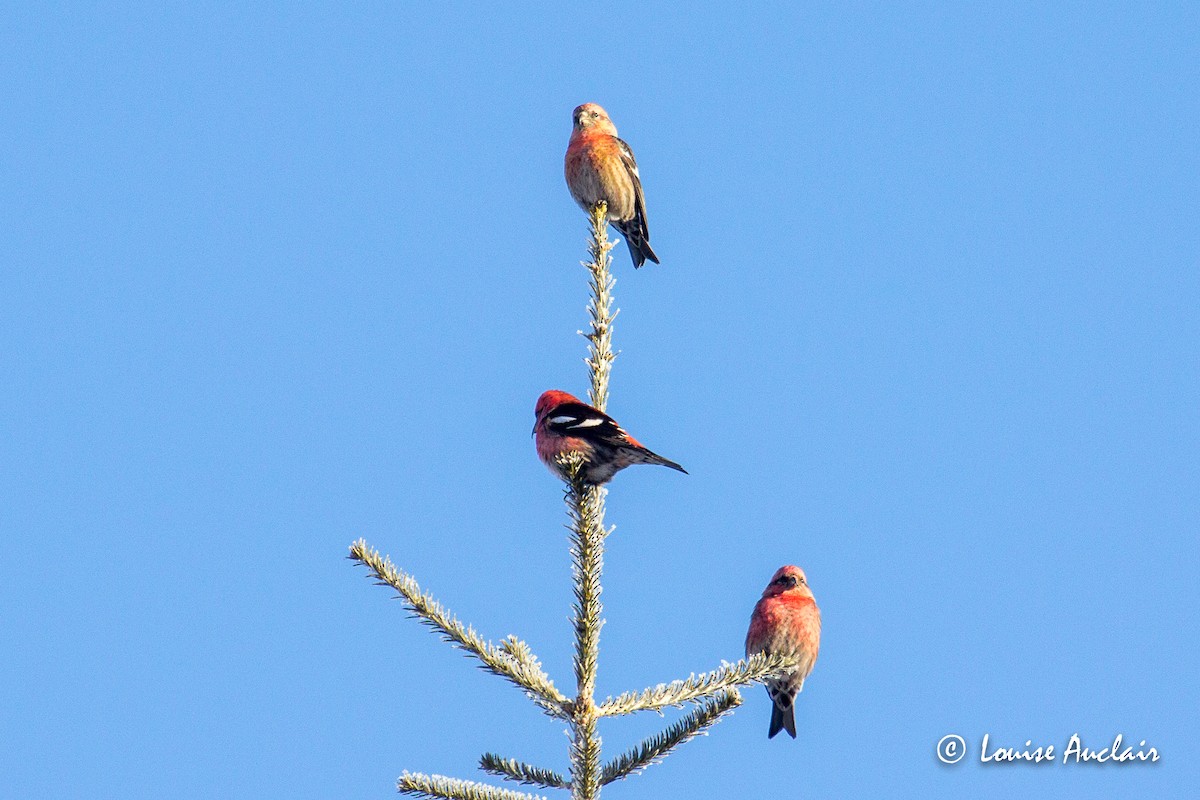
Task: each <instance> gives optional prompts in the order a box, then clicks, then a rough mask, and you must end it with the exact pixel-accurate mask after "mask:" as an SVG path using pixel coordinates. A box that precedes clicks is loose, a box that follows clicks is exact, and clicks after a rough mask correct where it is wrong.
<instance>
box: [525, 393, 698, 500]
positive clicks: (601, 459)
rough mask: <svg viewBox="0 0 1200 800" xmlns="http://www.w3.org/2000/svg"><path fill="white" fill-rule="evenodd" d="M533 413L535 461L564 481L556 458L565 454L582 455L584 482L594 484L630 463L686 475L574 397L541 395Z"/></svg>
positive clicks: (603, 481) (599, 482)
mask: <svg viewBox="0 0 1200 800" xmlns="http://www.w3.org/2000/svg"><path fill="white" fill-rule="evenodd" d="M533 413H534V416H535V417H536V418H537V421H536V422H535V423H534V425H533V434H534V436H535V437H536V442H537V453H538V458H540V459H541V460H542V463H544V464H545V465H546V466H547V467H549V468H550V471H551V472H553V473H554V474H555V475H558V476H559V477H561V478H563V479H564V480H566V478H567V475H566V473H564V472H563V468H562V466H560V465H559V463H558V459H559V457H561V456H564V455H567V454H568V453H579V454H580V455H582V456H583V479H584V480H585V481H587V482H588V483H593V484H596V485H600V484H603V483H608V482H609V481H610V480H612V477H613V475H615V474H617V472H619V471H620V470H623V469H625V468H626V467H628V466H630V465H631V464H661V465H662V466H664V467H670V468H671V469H677V470H679V471H680V472H682V473H684V474H685V475H686V474H687V470H685V469H684V468H683V467H681V466H679V465H678V464H676V463H675V462H674V461H670V460H668V459H665V458H663V457H662V456H660V455H658V454H657V453H652V452H651V451H649V450H647V449H646V447H645V446H643V445H642V443H641V442H639V441H638V440H637V439H634V438H633V437H632V436H630V435H629V434H628V433H626V432H625V430H624V429H623V428H622V427H621V426H620V425H618V424H617V423H616V421H615V420H614V419H613V418H612V417H610V416H608V415H607V414H605V413H604V412H603V411H600V410H599V409H596V408H592V407H591V406H589V405H588V404H587V403H584V402H582V401H581V400H579V398H577V397H575V396H574V395H570V394H567V393H566V392H560V391H558V390H556V389H551V390H550V391H548V392H543V393H542V396H541V397H539V398H538V401H537V406H536V407H535V408H534V411H533Z"/></svg>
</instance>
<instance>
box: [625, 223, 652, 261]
mask: <svg viewBox="0 0 1200 800" xmlns="http://www.w3.org/2000/svg"><path fill="white" fill-rule="evenodd" d="M616 228H617V230H619V231H620V232H621V235H622V236H624V237H625V246H626V247H628V248H629V255H630V257H631V258H632V259H633V268H634V269H637V268H639V267H641V266H642V264H645V263H646V260H647V259H649V260H651V261H653V262H654V263H655V264H657V263H659V261H658V255H657V254H656V253H655V252H654V249H653V248H652V247H650V239H649V237H647V236H646V235H645V234H644V233H643V232H642V231H641V230H639V229H638V227H637V226H636V225H632V224H626V225H617V226H616Z"/></svg>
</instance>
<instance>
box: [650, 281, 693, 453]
mask: <svg viewBox="0 0 1200 800" xmlns="http://www.w3.org/2000/svg"><path fill="white" fill-rule="evenodd" d="M655 263H657V262H655ZM642 458H643V459H645V460H644V461H643V462H642V463H644V464H658V465H659V466H663V467H670V468H671V469H674V470H678V471H680V472H682V473H683V474H684V475H687V474H688V471H687V470H686V469H684V468H683V467H681V466H679V465H678V464H676V463H675V462H674V461H672V460H671V459H669V458H663V457H662V456H660V455H659V454H658V453H654V452H651V451H650V450H643V451H642Z"/></svg>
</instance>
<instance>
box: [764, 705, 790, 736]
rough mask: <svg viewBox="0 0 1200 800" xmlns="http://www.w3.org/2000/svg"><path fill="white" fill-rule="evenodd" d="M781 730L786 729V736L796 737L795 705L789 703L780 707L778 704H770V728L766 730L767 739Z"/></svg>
mask: <svg viewBox="0 0 1200 800" xmlns="http://www.w3.org/2000/svg"><path fill="white" fill-rule="evenodd" d="M781 730H784V731H787V732H788V736H791V737H792V738H793V739H795V738H796V707H795V706H792V705H789V706H788V707H787V708H780V707H779V705H778V704H772V706H771V730H769V731H768V732H767V738H768V739H774V738H775V734H777V733H779V732H780V731H781Z"/></svg>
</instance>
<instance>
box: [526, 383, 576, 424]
mask: <svg viewBox="0 0 1200 800" xmlns="http://www.w3.org/2000/svg"><path fill="white" fill-rule="evenodd" d="M578 402H580V401H579V398H578V397H576V396H575V395H573V394H569V393H567V392H561V391H559V390H558V389H549V390H547V391H545V392H542V396H541V397H539V398H538V399H537V405H535V406H534V407H533V430H534V432H536V431H537V426H538V425H539V424H540V423H541V421H542V420H543V419H545V417H546V415H547V414H549V413H550V412H551V411H552V410H554V409H556V408H558V407H559V406H561V405H562V404H563V403H578Z"/></svg>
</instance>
